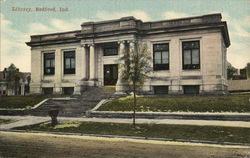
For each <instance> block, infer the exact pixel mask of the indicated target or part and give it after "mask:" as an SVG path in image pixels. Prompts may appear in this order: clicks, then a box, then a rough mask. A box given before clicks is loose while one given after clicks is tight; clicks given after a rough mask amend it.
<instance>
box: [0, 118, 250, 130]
mask: <svg viewBox="0 0 250 158" xmlns="http://www.w3.org/2000/svg"><path fill="white" fill-rule="evenodd" d="M0 119H13V120H17V121H16V122H13V123H10V124H2V125H0V130H9V129H11V128H14V127H20V126H25V125H32V124H38V123H41V122H45V121H50V117H38V116H0ZM58 120H59V121H85V122H88V121H90V122H112V123H132V119H116V118H86V117H58ZM136 123H138V124H175V125H198V126H227V127H245V128H250V122H244V121H215V120H211V121H210V120H177V119H136Z"/></svg>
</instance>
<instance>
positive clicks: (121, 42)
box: [117, 40, 126, 44]
mask: <svg viewBox="0 0 250 158" xmlns="http://www.w3.org/2000/svg"><path fill="white" fill-rule="evenodd" d="M117 43H118V44H125V43H126V41H125V40H121V41H118V42H117Z"/></svg>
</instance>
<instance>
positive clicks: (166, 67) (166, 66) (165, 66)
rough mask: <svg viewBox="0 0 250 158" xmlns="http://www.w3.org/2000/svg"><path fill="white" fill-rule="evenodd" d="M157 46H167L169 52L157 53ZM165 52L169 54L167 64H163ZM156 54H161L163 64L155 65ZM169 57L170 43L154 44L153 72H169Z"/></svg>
mask: <svg viewBox="0 0 250 158" xmlns="http://www.w3.org/2000/svg"><path fill="white" fill-rule="evenodd" d="M156 45H167V50H161V51H159V50H158V51H156V50H155V47H156ZM164 51H166V52H167V64H163V58H162V56H163V55H162V54H163V52H164ZM156 52H160V54H161V64H156V63H155V53H156ZM169 56H170V52H169V43H168V42H164V43H154V44H153V70H154V71H161V70H169Z"/></svg>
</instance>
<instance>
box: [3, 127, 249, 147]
mask: <svg viewBox="0 0 250 158" xmlns="http://www.w3.org/2000/svg"><path fill="white" fill-rule="evenodd" d="M1 131H3V132H15V133H34V134H50V135H60V136H62V135H65V136H85V137H86V136H88V137H97V138H98V137H99V138H119V139H127V140H148V141H161V142H180V143H192V144H204V145H205V144H208V145H224V146H244V147H250V143H232V142H217V141H205V140H185V139H167V138H151V137H136V136H119V135H100V134H83V133H65V132H43V131H25V130H0V132H1Z"/></svg>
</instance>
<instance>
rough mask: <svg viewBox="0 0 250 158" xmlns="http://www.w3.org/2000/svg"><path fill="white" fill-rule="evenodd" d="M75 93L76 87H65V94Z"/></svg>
mask: <svg viewBox="0 0 250 158" xmlns="http://www.w3.org/2000/svg"><path fill="white" fill-rule="evenodd" d="M73 93H74V87H63V94H67V95H72V94H73Z"/></svg>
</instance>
